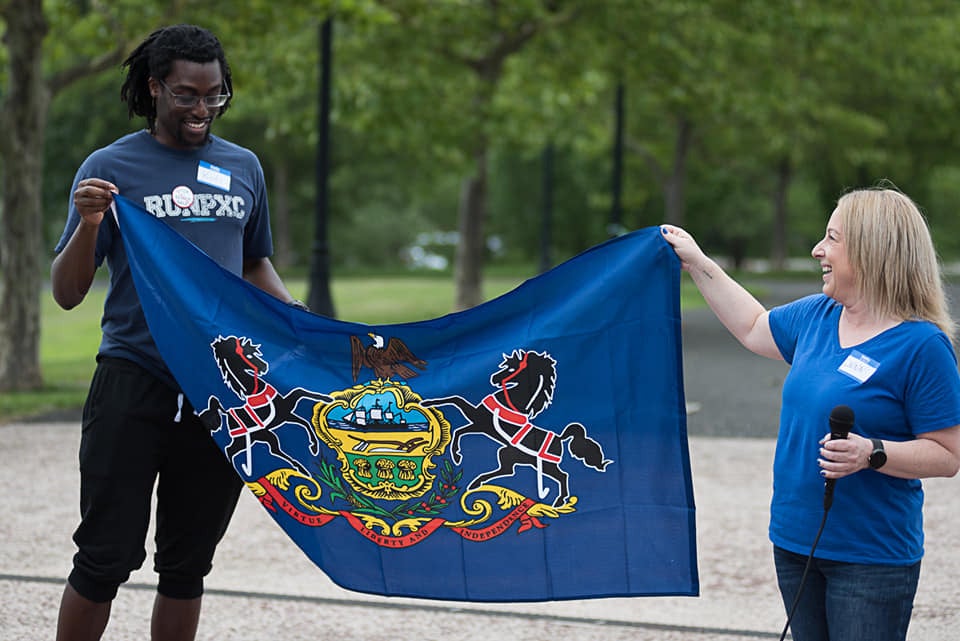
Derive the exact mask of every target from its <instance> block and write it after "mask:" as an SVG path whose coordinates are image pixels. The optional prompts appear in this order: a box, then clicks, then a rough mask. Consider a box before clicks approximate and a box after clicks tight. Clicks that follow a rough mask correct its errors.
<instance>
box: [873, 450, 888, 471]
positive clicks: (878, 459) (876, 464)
mask: <svg viewBox="0 0 960 641" xmlns="http://www.w3.org/2000/svg"><path fill="white" fill-rule="evenodd" d="M886 462H887V453H886V452H884V451H883V450H874V451H873V454H871V455H870V467H872V468H873V469H875V470H876V469H878V468H880V467H883V464H884V463H886Z"/></svg>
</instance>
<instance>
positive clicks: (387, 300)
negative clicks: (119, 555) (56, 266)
mask: <svg viewBox="0 0 960 641" xmlns="http://www.w3.org/2000/svg"><path fill="white" fill-rule="evenodd" d="M522 280H523V277H519V276H503V275H492V276H487V277H486V278H485V281H484V297H485V299H487V300H489V299H491V298H495V297H496V296H499V295H501V294H503V293H505V292H507V291H510V290H511V289H513V288H514V287H516V286H517V285H518V284H520V282H522ZM287 286H288V287H289V288H290V290H291V293H293V295H294V296H297V297H300V298H305V297H306V288H307V284H306V281H304V280H302V279H300V280H296V279H287ZM105 293H106V292H105V289H104V288H102V287H98V288H94V289H93V290H91V292H90V293H89V294H88V295H87V298H86V300H84V301H83V303H82V304H80V305H79V306H78V307H76V308H75V309H72V310H70V311H64V310H62V309H60V308H59V307H58V306H57V305H56V303H54V301H53V298H52V297H51V296H50V293H49V290H47V291H44V293H43V294H42V295H41V296H42V301H41V339H40V364H41V368H42V371H43V377H44V387H43V389H41V390H38V391H35V392H17V393H9V394H0V422H9V421H11V420H16V419H23V418H28V417H34V416H42V415H46V414H50V413H53V412H58V411H63V410H75V409H77V408H79V407H81V406H82V405H83V400H84V398H85V396H86V393H87V386H88V384H89V382H90V377H91V375H92V374H93V368H94V356H95V355H96V352H97V347H98V346H99V344H100V315H101V312H102V310H103V297H104V295H105ZM681 295H682V301H681V305H682V306H683V307H684V308H685V309H688V308H690V307H695V306H698V305H702V304H703V301H702V299H701V298H700V296H699V294H698V293H697V291H696V289H695V288H694V287H693V286H692V284H691V283H690V282H689V279H687V278H684V280H683V287H682V289H681ZM453 301H454V284H453V279H452V278H449V277H446V278H438V277H436V276H416V275H409V276H407V275H404V276H388V277H373V276H363V277H344V278H337V279H335V280H334V281H333V302H334V307H335V309H336V314H337V317H338V318H341V319H343V320H349V321H356V322H361V323H368V324H378V325H381V324H392V323H404V322H410V321H418V320H425V319H429V318H436V317H438V316H443V315H444V314H447V313H449V312H450V311H451V309H452V307H453Z"/></svg>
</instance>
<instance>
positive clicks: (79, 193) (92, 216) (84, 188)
mask: <svg viewBox="0 0 960 641" xmlns="http://www.w3.org/2000/svg"><path fill="white" fill-rule="evenodd" d="M117 193H120V192H119V190H118V189H117V186H116V185H114V184H113V183H111V182H108V181H106V180H102V179H100V178H85V179H84V180H81V181H80V182H79V183H77V190H76V191H75V192H73V204H74V206H75V207H76V208H77V212H78V213H79V214H80V217H81V218H83V220H84V221H86V222H87V223H90V224H91V225H95V226H96V225H99V224H100V223H101V222H102V221H103V214H104V213H105V212H106V211H107V210H108V209H110V203H112V202H113V195H114V194H117Z"/></svg>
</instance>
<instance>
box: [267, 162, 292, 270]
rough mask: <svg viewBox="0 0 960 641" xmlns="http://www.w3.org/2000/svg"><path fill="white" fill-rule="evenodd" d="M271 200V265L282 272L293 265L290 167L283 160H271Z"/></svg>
mask: <svg viewBox="0 0 960 641" xmlns="http://www.w3.org/2000/svg"><path fill="white" fill-rule="evenodd" d="M272 191H273V196H274V198H273V200H272V201H271V204H270V221H271V223H272V224H273V263H274V265H275V266H276V268H277V269H279V270H281V271H283V270H284V269H286V268H288V267H290V265H292V264H293V263H294V260H293V253H292V247H291V246H292V244H291V242H290V167H289V165H287V161H286V159H285V158H283V157H280V156H279V155H278V157H276V158H274V159H273V190H272Z"/></svg>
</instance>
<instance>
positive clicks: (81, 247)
mask: <svg viewBox="0 0 960 641" xmlns="http://www.w3.org/2000/svg"><path fill="white" fill-rule="evenodd" d="M123 67H125V68H126V69H127V76H126V79H125V81H124V83H123V85H122V88H121V91H120V95H121V98H122V100H123V101H125V102H126V103H127V107H128V110H129V115H130V117H131V118H132V117H134V116H143V117H145V118H146V121H147V128H146V129H145V130H141V131H138V132H136V133H133V134H129V135H127V136H124V137H122V138H120V139H119V140H117V141H115V142H114V143H112V144H110V145H108V146H107V147H104V148H102V149H99V150H97V151H95V152H93V153H92V154H91V155H90V156H89V157H88V158H87V159H86V160H85V161H84V162H83V164H82V165H81V167H80V169H79V170H78V171H77V175H76V178H75V179H74V183H73V186H72V190H71V191H72V201H71V203H70V207H69V213H68V217H67V222H66V226H65V229H64V232H63V236H62V237H61V238H60V241H59V243H58V244H57V247H56V252H57V255H56V257H55V259H54V261H53V265H52V268H51V280H52V285H53V296H54V298H55V299H56V301H57V303H58V304H59V305H60V306H61V307H63V308H64V309H71V308H73V307H75V306H76V305H78V304H79V303H80V302H81V301H83V299H84V297H85V296H86V293H87V291H88V290H89V288H90V286H91V284H92V282H93V278H94V273H95V272H96V270H97V269H98V267H99V266H100V265H102V264H103V262H104V260H106V262H107V265H108V268H109V272H110V289H109V291H108V293H107V298H106V302H105V304H104V312H103V319H102V323H101V326H102V330H103V338H102V341H101V343H100V348H99V351H98V353H97V367H96V371H95V373H94V376H93V380H92V383H91V385H90V392H89V395H88V397H87V402H86V404H85V406H84V410H83V429H82V436H81V441H80V457H79V458H80V483H81V486H80V508H81V522H80V525H79V526H78V528H77V530H76V532H75V533H74V537H73V539H74V542H75V543H76V545H77V549H78V550H77V553H76V554H75V556H74V559H73V569H72V571H71V572H70V576H69V578H68V580H67V585H66V587H65V589H64V593H63V597H62V600H61V603H60V615H59V621H58V625H57V639H58V640H62V641H65V640H68V639H70V640H73V639H78V640H79V639H83V640H86V639H99V638H100V637H101V635H102V634H103V630H104V629H105V627H106V625H107V621H108V619H109V616H110V604H111V602H112V600H113V598H114V597H115V596H116V593H117V589H118V587H119V585H120V584H122V583H124V582H125V581H126V580H127V579H128V578H129V576H130V572H131V571H133V570H136V569H138V568H139V567H140V566H141V565H142V563H143V561H144V559H145V558H146V552H145V550H144V544H145V537H146V533H147V530H148V526H149V522H150V504H151V499H152V496H153V490H154V484H155V482H156V483H157V489H156V494H157V507H156V510H157V515H156V553H155V555H154V571H156V572H157V574H158V585H157V595H156V600H155V603H154V609H153V620H152V625H151V634H152V638H153V639H154V641H158V640H160V639H193V638H194V637H195V636H196V629H197V623H198V620H199V616H200V600H201V595H202V594H203V577H204V576H206V574H207V573H208V572H209V571H210V568H211V563H212V559H213V555H214V550H215V548H216V546H217V543H218V542H219V541H220V539H221V537H222V536H223V534H224V532H225V531H226V528H227V524H228V523H229V521H230V518H231V516H232V514H233V510H234V507H235V506H236V502H237V499H238V497H239V493H240V489H241V487H242V484H241V481H240V479H239V477H238V476H237V475H236V473H235V472H234V471H233V469H232V468H231V467H230V465H229V464H228V462H227V460H226V457H224V455H223V454H222V453H221V452H220V451H219V450H218V449H217V447H216V443H215V442H214V440H213V439H212V438H211V437H210V435H209V432H208V431H207V430H206V429H205V428H204V427H203V425H202V424H201V422H200V420H199V419H198V418H197V416H196V415H195V414H194V412H193V411H192V408H190V407H189V404H188V403H186V402H185V400H184V396H183V394H182V393H181V392H180V390H179V388H178V386H177V384H176V381H175V380H174V378H173V376H172V375H171V374H170V371H169V370H168V369H167V367H166V365H165V364H164V362H163V360H162V359H161V357H160V354H159V352H158V351H157V347H156V345H155V344H154V342H153V339H152V338H151V336H150V332H149V329H148V328H147V324H146V320H145V319H144V316H143V311H142V310H141V308H140V303H139V300H138V298H137V294H136V291H135V290H134V285H133V281H132V278H131V275H130V270H129V268H128V264H127V257H126V254H125V253H124V247H123V243H122V242H121V239H120V237H119V235H118V229H117V225H116V222H115V220H114V219H113V218H112V217H111V216H108V215H105V214H106V212H107V211H108V209H109V207H110V204H111V201H112V198H113V194H114V193H120V194H123V195H124V196H126V197H127V198H129V199H131V200H133V201H134V202H139V203H142V204H143V206H144V207H145V209H146V210H147V211H149V212H150V213H151V214H153V215H154V216H156V217H157V218H160V219H162V220H163V221H164V222H166V223H167V224H168V225H170V226H172V227H173V228H174V229H176V230H177V231H178V232H179V233H180V234H182V235H183V236H185V237H187V238H188V239H189V240H191V241H192V242H193V243H194V244H196V245H198V246H199V247H200V248H201V249H203V250H204V251H205V252H206V253H207V254H208V255H210V256H211V257H212V258H213V259H214V260H216V261H217V262H218V263H219V264H220V265H222V266H223V267H224V268H226V269H229V270H230V271H232V272H233V273H235V274H237V275H241V276H242V277H243V278H245V279H246V280H247V281H249V282H251V283H253V284H255V285H257V286H258V287H260V288H261V289H263V290H264V291H266V292H268V293H270V294H272V295H274V296H276V297H277V298H279V299H281V300H284V301H287V302H289V303H290V304H298V303H297V301H294V300H292V297H291V296H290V293H289V292H288V291H287V289H286V287H284V285H283V282H282V281H281V280H280V277H279V276H278V275H277V272H276V271H275V270H274V268H273V265H272V263H271V262H270V259H269V256H270V254H271V253H272V240H271V235H270V219H269V210H268V207H267V194H266V187H265V185H264V176H263V170H262V168H261V166H260V162H259V161H258V159H257V157H256V156H255V155H254V154H253V153H252V152H250V151H249V150H247V149H244V148H242V147H239V146H237V145H235V144H232V143H230V142H227V141H226V140H223V139H222V138H218V137H216V136H213V135H211V133H210V127H211V124H212V122H213V120H214V119H215V118H216V117H218V116H221V115H223V114H224V112H226V110H227V108H228V107H229V106H230V100H231V97H232V96H231V91H232V83H231V80H230V67H229V65H228V64H227V61H226V58H225V56H224V52H223V48H222V47H221V45H220V42H219V41H218V40H217V38H216V36H214V35H213V34H212V33H210V32H209V31H207V30H205V29H202V28H200V27H196V26H192V25H176V26H170V27H165V28H161V29H158V30H156V31H154V32H153V33H152V34H151V35H150V36H149V37H148V38H147V39H146V40H145V41H144V42H143V43H142V44H140V45H139V46H138V47H137V48H136V49H134V51H133V53H131V54H130V56H129V57H128V58H127V59H126V60H125V61H124V63H123Z"/></svg>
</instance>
